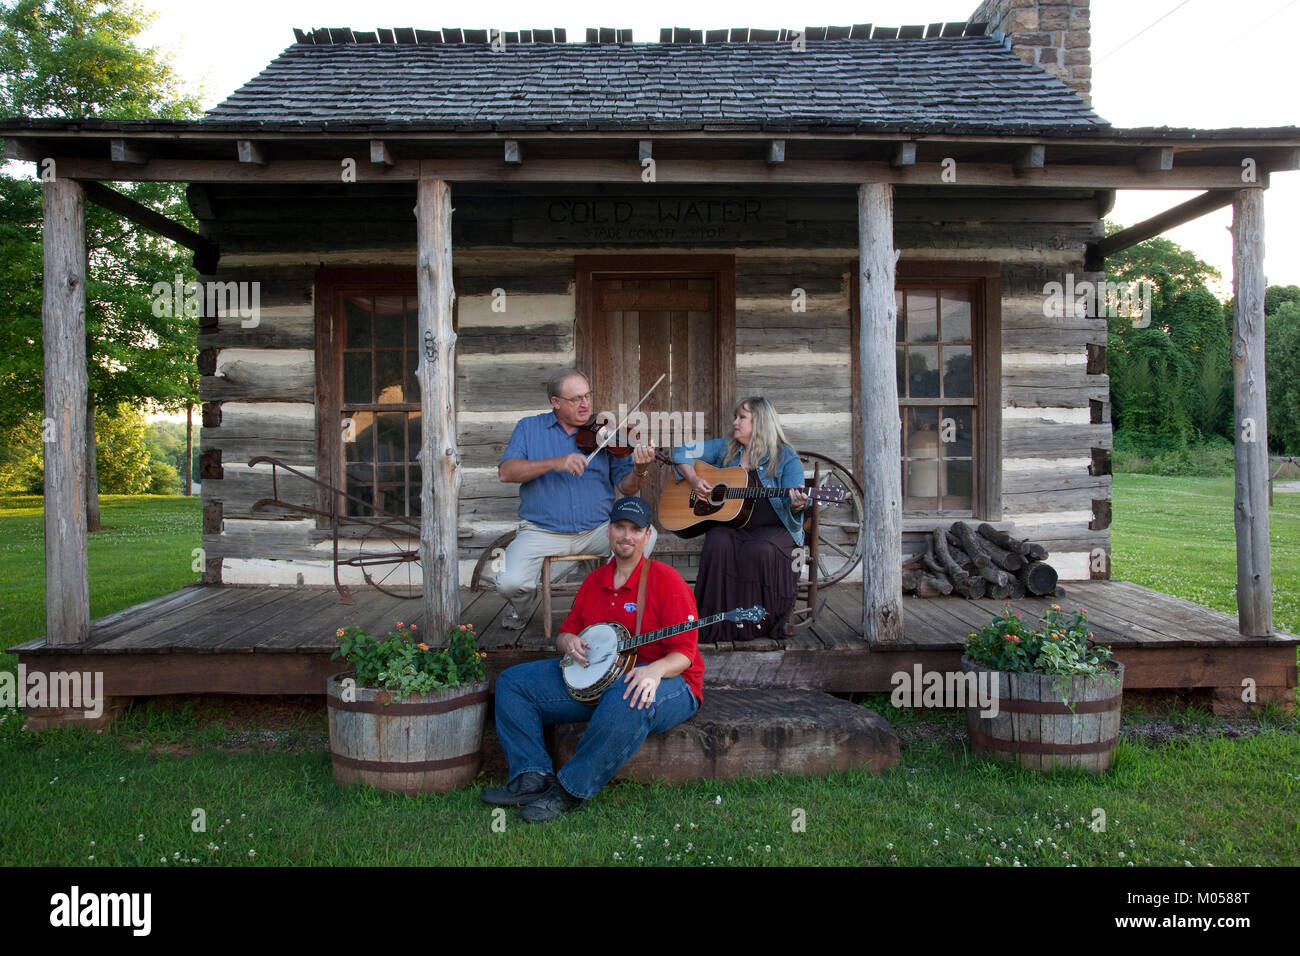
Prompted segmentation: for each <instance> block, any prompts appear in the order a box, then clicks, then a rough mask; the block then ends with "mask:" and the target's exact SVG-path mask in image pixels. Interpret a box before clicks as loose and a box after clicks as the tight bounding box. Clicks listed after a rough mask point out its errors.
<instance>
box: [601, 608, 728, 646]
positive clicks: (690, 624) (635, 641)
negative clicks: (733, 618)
mask: <svg viewBox="0 0 1300 956" xmlns="http://www.w3.org/2000/svg"><path fill="white" fill-rule="evenodd" d="M726 616H727V615H726V612H723V613H720V614H710V615H709V616H708V617H702V618H700V619H699V620H698V621H684V622H682V623H681V624H673V625H672V626H670V627H661V628H659V630H657V631H649V632H647V633H645V634H641V635H639V636H637V635H633V636H632V637H629V638H628V639H627V640H625V641H619V643H618V650H619V653H622V652H623V651H630V650H633V649H634V648H638V647H640V646H641V645H642V644H652V643H654V642H655V641H662V640H663V639H664V638H665V637H673V636H674V635H676V634H685V633H686V632H687V631H694V630H697V629H698V628H701V627H708V626H709V625H710V624H717V623H718V622H719V621H721V620H723V619H724V618H725V617H726Z"/></svg>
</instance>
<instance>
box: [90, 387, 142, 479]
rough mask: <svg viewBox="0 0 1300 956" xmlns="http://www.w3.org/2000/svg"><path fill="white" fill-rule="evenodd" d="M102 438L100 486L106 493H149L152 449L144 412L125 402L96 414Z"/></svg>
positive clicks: (97, 427)
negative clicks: (149, 446)
mask: <svg viewBox="0 0 1300 956" xmlns="http://www.w3.org/2000/svg"><path fill="white" fill-rule="evenodd" d="M95 431H96V434H97V435H98V436H99V455H100V458H99V483H100V487H101V489H102V490H103V492H104V494H109V495H140V494H144V493H145V492H146V491H148V490H149V482H150V472H149V449H148V447H147V446H146V444H145V420H144V412H142V411H140V410H139V409H138V408H133V407H132V406H130V405H128V404H127V403H125V402H123V403H122V404H121V405H118V406H117V408H116V409H114V410H113V411H112V412H108V411H106V410H104V409H102V408H101V409H99V411H98V412H97V414H96V415H95Z"/></svg>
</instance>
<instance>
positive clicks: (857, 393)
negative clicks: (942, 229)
mask: <svg viewBox="0 0 1300 956" xmlns="http://www.w3.org/2000/svg"><path fill="white" fill-rule="evenodd" d="M854 266H855V268H854V269H853V271H852V272H851V273H850V277H851V281H850V283H849V288H850V303H849V319H850V322H849V324H850V329H849V340H850V352H851V360H850V365H851V371H850V375H851V379H852V404H853V408H852V420H853V461H854V470H855V471H856V472H858V473H859V474H862V473H865V471H866V467H867V465H866V458H865V451H864V449H863V445H862V438H863V436H862V407H861V402H862V397H861V396H862V392H861V381H860V378H861V372H860V363H859V355H860V352H859V349H860V347H861V343H860V338H859V334H858V330H859V327H860V308H861V298H860V296H859V285H858V275H859V272H860V270H859V269H858V268H857V267H856V266H857V264H856V263H854ZM955 284H961V285H968V286H971V287H972V288H973V290H974V291H973V294H972V296H971V300H972V301H971V306H972V307H971V322H972V328H971V342H972V350H973V352H972V370H971V371H972V375H973V376H974V396H975V401H974V404H973V405H971V406H966V407H971V408H974V410H975V427H974V431H975V434H974V435H973V436H972V439H971V446H972V447H971V450H972V454H973V456H974V457H975V459H976V461H975V466H974V467H973V468H972V469H971V513H970V514H969V515H965V514H961V513H955V512H952V511H946V512H945V511H938V510H908V511H904V512H903V518H904V519H905V524H906V525H911V524H914V523H915V522H917V521H922V522H932V523H933V524H935V525H938V524H941V523H945V522H950V521H952V520H955V519H960V518H962V517H969V518H971V519H972V520H976V521H999V520H1001V519H1002V269H1001V266H1000V265H999V264H998V263H996V262H943V261H925V260H904V261H901V262H899V263H898V266H897V270H896V277H895V285H894V291H897V290H900V289H902V290H905V289H908V288H934V289H938V288H941V287H943V286H949V287H951V286H953V285H955ZM895 340H896V339H895ZM921 404H922V405H924V403H921ZM903 407H904V405H903V403H902V401H901V399H900V404H899V408H900V414H899V419H900V428H901V419H902V414H901V409H902V408H903ZM899 452H900V454H899V462H900V464H899V467H900V468H901V467H902V464H901V463H902V449H901V448H900V449H899Z"/></svg>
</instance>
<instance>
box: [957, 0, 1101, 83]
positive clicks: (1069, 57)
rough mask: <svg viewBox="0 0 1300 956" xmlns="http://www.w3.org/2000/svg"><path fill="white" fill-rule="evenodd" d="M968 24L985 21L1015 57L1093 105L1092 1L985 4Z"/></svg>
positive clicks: (990, 1)
mask: <svg viewBox="0 0 1300 956" xmlns="http://www.w3.org/2000/svg"><path fill="white" fill-rule="evenodd" d="M970 20H971V22H973V23H980V22H984V23H987V24H988V29H987V33H989V34H993V33H1002V34H1005V36H1006V37H1007V39H1008V40H1009V41H1010V42H1011V51H1012V52H1013V53H1015V55H1016V56H1018V57H1020V59H1022V60H1024V61H1025V62H1026V63H1032V64H1033V65H1034V66H1037V67H1040V68H1042V69H1044V70H1046V71H1047V72H1048V73H1051V74H1052V75H1053V76H1056V77H1059V78H1060V79H1061V81H1062V82H1064V83H1065V84H1066V85H1067V86H1071V87H1073V88H1074V89H1076V90H1078V91H1079V93H1080V94H1081V95H1082V96H1083V98H1084V99H1085V100H1087V101H1088V102H1090V103H1091V102H1092V52H1091V50H1090V49H1089V47H1090V44H1091V34H1090V33H1089V30H1090V27H1091V20H1090V19H1089V15H1088V0H983V2H982V3H980V5H979V8H978V9H977V10H976V11H975V12H974V13H973V14H971V17H970Z"/></svg>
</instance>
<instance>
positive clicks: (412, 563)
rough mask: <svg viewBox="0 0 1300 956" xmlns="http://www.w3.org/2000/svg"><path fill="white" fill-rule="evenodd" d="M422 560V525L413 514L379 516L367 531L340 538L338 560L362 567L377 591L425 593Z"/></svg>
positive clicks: (409, 594)
mask: <svg viewBox="0 0 1300 956" xmlns="http://www.w3.org/2000/svg"><path fill="white" fill-rule="evenodd" d="M419 560H420V528H419V525H418V524H416V523H415V522H413V521H412V520H411V519H409V518H377V519H374V520H373V521H367V522H366V527H365V532H364V533H363V534H359V535H347V536H341V537H340V538H339V542H338V557H337V558H336V559H335V563H336V564H337V565H338V566H339V567H340V568H343V567H354V568H359V569H360V570H361V576H362V578H363V579H364V580H365V582H366V584H368V585H370V586H371V587H372V588H374V589H375V590H377V591H381V592H383V593H384V594H388V595H391V596H393V597H396V598H405V599H407V600H414V599H415V598H418V597H422V596H423V594H424V581H423V578H422V577H421V569H420V565H419Z"/></svg>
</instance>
